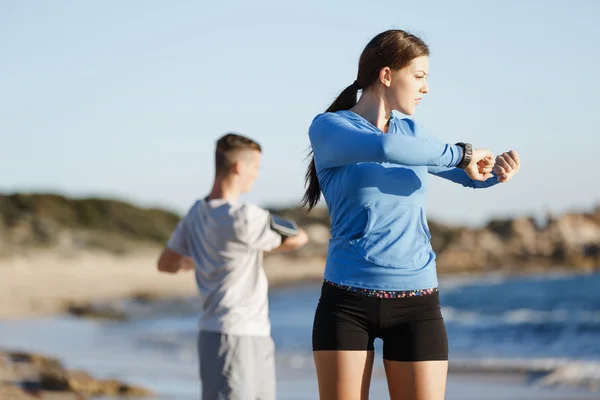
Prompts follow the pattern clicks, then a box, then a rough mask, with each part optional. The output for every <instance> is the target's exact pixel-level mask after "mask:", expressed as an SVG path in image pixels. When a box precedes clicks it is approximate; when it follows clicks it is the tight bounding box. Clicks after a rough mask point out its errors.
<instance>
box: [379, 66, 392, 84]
mask: <svg viewBox="0 0 600 400" xmlns="http://www.w3.org/2000/svg"><path fill="white" fill-rule="evenodd" d="M379 81H380V82H381V83H382V84H383V85H384V86H386V87H390V86H391V84H392V70H391V69H390V67H383V68H381V69H380V70H379Z"/></svg>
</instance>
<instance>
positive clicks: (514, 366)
mask: <svg viewBox="0 0 600 400" xmlns="http://www.w3.org/2000/svg"><path fill="white" fill-rule="evenodd" d="M449 370H450V372H478V373H481V372H485V373H519V374H526V375H528V376H529V378H530V382H531V383H532V384H534V385H539V386H550V387H557V386H565V387H578V388H585V389H588V390H593V391H596V390H600V361H581V360H573V359H565V358H540V359H530V358H527V359H525V358H510V359H506V358H483V359H469V358H451V360H450V363H449Z"/></svg>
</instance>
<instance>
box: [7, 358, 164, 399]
mask: <svg viewBox="0 0 600 400" xmlns="http://www.w3.org/2000/svg"><path fill="white" fill-rule="evenodd" d="M153 396H154V394H153V393H152V391H151V390H149V389H146V388H143V387H140V386H135V385H129V384H127V383H125V382H121V381H119V380H116V379H96V378H94V377H92V376H91V375H90V374H89V373H87V372H86V371H83V370H69V369H67V368H65V367H64V366H63V364H62V363H61V362H60V361H59V360H57V359H56V358H53V357H49V356H47V355H43V354H36V353H29V352H23V351H17V350H9V349H0V399H3V400H34V399H39V398H43V399H48V400H52V399H53V400H86V399H88V398H91V397H103V398H119V399H122V398H131V399H148V398H152V397H153Z"/></svg>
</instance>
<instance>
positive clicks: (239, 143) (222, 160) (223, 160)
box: [215, 133, 262, 174]
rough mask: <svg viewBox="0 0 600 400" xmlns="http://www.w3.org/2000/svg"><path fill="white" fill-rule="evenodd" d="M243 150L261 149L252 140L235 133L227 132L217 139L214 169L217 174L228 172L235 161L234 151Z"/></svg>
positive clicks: (259, 150)
mask: <svg viewBox="0 0 600 400" xmlns="http://www.w3.org/2000/svg"><path fill="white" fill-rule="evenodd" d="M245 150H255V151H258V152H261V151H262V149H261V147H260V145H259V144H258V143H256V142H255V141H254V140H252V139H250V138H247V137H246V136H242V135H238V134H235V133H227V134H225V135H224V136H222V137H221V138H220V139H219V140H217V148H216V150H215V169H216V172H217V174H221V173H227V172H229V171H230V170H231V168H232V167H233V165H234V163H235V161H236V159H235V155H236V153H239V152H240V151H245Z"/></svg>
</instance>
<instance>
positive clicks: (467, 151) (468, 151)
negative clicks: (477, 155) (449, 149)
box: [456, 142, 473, 169]
mask: <svg viewBox="0 0 600 400" xmlns="http://www.w3.org/2000/svg"><path fill="white" fill-rule="evenodd" d="M456 145H457V146H460V147H462V149H463V157H462V160H460V162H459V163H458V165H457V166H456V167H457V168H461V169H465V168H467V166H468V165H469V164H470V163H471V158H473V145H471V143H463V142H459V143H456Z"/></svg>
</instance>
